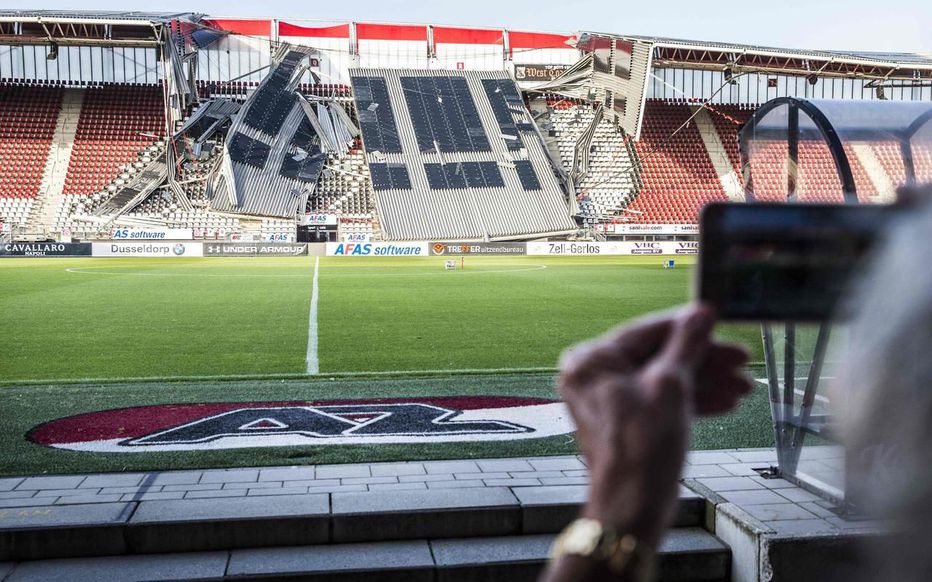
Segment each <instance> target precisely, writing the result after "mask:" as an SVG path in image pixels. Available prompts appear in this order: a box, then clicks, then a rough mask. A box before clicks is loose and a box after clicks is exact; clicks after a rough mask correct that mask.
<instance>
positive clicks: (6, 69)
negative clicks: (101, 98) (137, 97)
mask: <svg viewBox="0 0 932 582" xmlns="http://www.w3.org/2000/svg"><path fill="white" fill-rule="evenodd" d="M50 50H51V47H50V46H47V45H25V46H9V45H0V78H3V79H12V80H16V81H50V82H57V83H63V84H67V85H81V84H88V83H136V84H148V85H151V84H155V83H158V82H159V80H160V79H161V77H162V75H161V66H160V64H159V62H158V59H157V58H156V53H155V49H154V48H137V47H99V46H94V47H90V46H84V47H77V46H60V47H59V48H58V56H57V57H56V58H55V59H52V60H49V59H48V55H49V51H50Z"/></svg>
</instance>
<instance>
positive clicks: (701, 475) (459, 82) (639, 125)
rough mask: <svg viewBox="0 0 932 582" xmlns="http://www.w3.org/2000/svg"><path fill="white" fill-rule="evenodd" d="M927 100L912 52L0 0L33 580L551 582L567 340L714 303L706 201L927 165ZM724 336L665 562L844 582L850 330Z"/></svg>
mask: <svg viewBox="0 0 932 582" xmlns="http://www.w3.org/2000/svg"><path fill="white" fill-rule="evenodd" d="M362 16H363V17H364V15H362ZM630 32H636V31H630ZM865 112H866V113H865ZM930 120H932V57H929V56H928V55H919V54H912V53H890V52H863V51H860V52H859V51H827V50H821V49H811V50H802V49H798V48H797V49H785V48H774V47H767V46H753V45H742V44H729V43H722V42H711V41H702V40H683V39H674V38H661V37H653V36H643V35H637V34H627V33H621V32H619V33H609V32H599V31H587V30H576V31H573V30H567V31H564V32H562V33H554V32H540V31H531V30H512V29H506V28H501V27H496V26H494V22H491V23H490V26H488V27H484V28H477V27H456V26H449V25H435V24H431V23H420V24H393V23H385V22H367V21H365V20H359V21H340V22H330V21H326V22H323V21H316V20H299V19H284V18H277V17H270V18H223V17H214V16H210V15H205V14H199V13H196V12H191V13H172V14H167V13H164V14H163V13H146V12H126V13H115V12H101V13H94V12H78V11H75V12H55V11H41V10H39V11H29V10H0V329H2V330H4V332H5V335H6V338H5V340H6V341H5V345H4V348H3V350H2V356H0V448H2V450H3V453H2V455H0V581H2V580H8V581H10V582H12V581H19V580H59V579H61V580H124V579H125V580H130V579H132V580H169V579H171V580H189V579H190V580H193V579H249V580H284V579H289V580H291V579H295V580H298V579H301V580H337V579H340V580H343V579H345V580H354V579H362V578H363V577H365V578H367V579H373V578H375V579H385V580H503V579H506V578H507V579H510V580H525V579H527V580H533V579H534V578H535V577H536V576H537V574H538V573H539V571H540V568H541V566H542V564H543V563H544V562H545V561H546V557H547V551H548V550H547V549H548V548H549V546H550V543H551V542H552V540H553V537H554V535H555V534H556V533H557V532H559V531H560V530H561V529H562V528H563V526H565V525H566V524H567V523H569V521H570V520H571V519H572V517H573V516H574V515H575V513H576V511H577V510H578V508H579V505H580V503H581V502H582V500H583V499H584V498H585V485H586V483H587V477H586V467H585V465H584V464H583V460H582V458H581V457H579V456H578V453H579V450H578V448H577V443H576V440H575V435H574V430H575V427H574V425H573V421H572V419H571V417H570V415H569V412H568V411H567V409H566V407H565V406H564V404H563V403H562V402H561V401H560V398H559V396H558V394H557V391H556V382H557V375H558V364H559V360H560V356H561V353H562V352H563V351H564V350H565V349H566V348H567V347H569V346H572V345H574V344H577V343H579V342H583V341H586V340H587V339H589V338H592V337H594V336H598V335H600V334H603V333H605V332H607V331H609V330H611V329H613V328H615V327H616V326H618V325H620V324H624V323H628V322H632V321H634V320H637V319H638V318H641V317H643V316H646V315H648V314H651V313H655V312H658V311H666V310H671V309H674V308H675V307H677V306H679V305H682V304H684V303H687V302H688V301H690V299H691V298H693V297H694V288H695V286H696V277H697V275H696V266H697V262H698V257H699V254H700V252H701V251H702V248H701V244H700V231H699V223H700V213H701V211H702V210H703V208H704V207H706V206H707V205H709V204H713V203H726V202H731V203H748V204H751V203H757V202H771V203H772V202H788V201H789V202H795V203H817V204H839V205H840V204H848V205H885V204H889V203H891V202H893V201H894V200H895V198H896V191H897V188H898V187H899V186H901V185H902V184H904V183H921V182H930V181H932V147H930V144H929V141H930V140H929V136H930V135H932V134H930V132H929V128H930V127H932V121H930ZM894 126H896V127H897V128H905V129H903V130H902V132H895V131H893V130H892V129H891V128H892V127H894ZM903 136H905V137H903ZM914 136H925V138H924V139H925V141H922V140H917V139H914ZM749 293H750V291H749ZM717 334H718V337H719V338H720V339H722V340H723V341H728V342H735V343H739V344H742V345H744V346H747V347H748V348H749V351H750V361H749V362H748V365H747V370H748V374H749V375H750V377H751V380H752V384H753V385H754V389H753V391H752V393H751V394H750V395H749V396H748V397H747V398H746V399H745V400H744V402H743V403H742V404H741V405H740V406H739V407H738V408H737V409H736V410H735V411H733V412H731V413H729V414H727V415H723V416H718V417H710V418H703V419H700V420H699V421H698V422H697V423H696V425H695V429H694V431H693V434H692V439H691V442H690V448H691V452H690V454H689V458H688V461H687V466H686V469H685V471H684V473H683V478H684V479H685V481H684V487H683V489H682V491H681V494H680V509H679V513H678V516H677V518H676V523H675V525H676V527H675V529H674V530H672V532H671V534H670V536H671V537H670V538H669V541H668V542H665V544H667V545H664V546H662V548H661V550H660V552H659V554H658V563H657V570H656V579H658V580H665V581H671V582H672V581H695V582H699V581H712V580H719V581H723V580H736V581H757V580H761V581H763V580H824V579H826V578H825V577H824V576H825V570H824V569H823V570H820V567H821V568H825V567H828V566H837V565H838V564H839V563H845V560H846V556H847V555H848V554H846V552H849V551H850V547H849V546H846V545H845V543H844V541H845V540H846V539H847V538H845V535H844V534H845V533H846V532H848V531H849V530H853V529H855V526H851V525H850V523H848V522H845V521H844V515H843V514H842V513H839V512H837V511H836V506H838V505H839V504H840V505H841V506H844V505H845V495H844V491H845V487H844V483H843V481H844V477H843V476H839V472H840V467H841V465H842V464H843V460H844V456H843V453H839V447H837V445H835V444H834V442H833V439H832V434H833V427H834V425H833V424H832V421H831V420H830V419H829V418H828V415H827V413H826V412H825V410H824V409H825V408H826V407H827V405H828V403H829V397H828V396H827V394H826V392H825V384H826V383H827V382H828V381H829V380H831V379H832V374H833V373H834V372H833V371H832V370H831V364H832V363H833V358H834V355H833V354H834V351H833V349H834V348H836V347H837V346H838V345H840V344H843V342H844V334H843V333H829V331H828V329H827V327H826V326H821V327H820V326H819V325H804V324H799V325H798V326H797V325H794V324H786V325H785V326H777V325H775V324H773V325H771V324H764V325H762V324H760V323H727V324H725V325H722V326H720V327H719V328H718V331H717ZM817 392H818V394H817ZM799 406H802V408H801V409H800V411H799V412H798V413H797V412H796V409H797V408H796V407H799ZM801 425H805V430H802V429H800V430H796V431H795V432H793V431H791V430H788V429H787V427H788V426H793V427H796V428H799V426H801ZM813 426H814V428H813ZM790 433H792V434H790ZM804 433H805V434H804ZM804 439H805V440H804ZM839 455H841V456H839ZM774 477H779V478H774ZM839 480H840V481H839ZM781 491H782V493H781ZM441 493H442V494H444V495H446V496H441ZM418 495H421V497H418ZM432 496H433V497H432ZM496 496H498V497H496ZM502 496H504V498H503V497H502ZM286 502H287V503H286ZM160 504H161V505H160ZM321 504H322V505H321ZM794 511H795V512H796V513H795V514H794V513H793V512H794ZM787 515H790V516H792V517H785V516H787ZM787 521H791V522H792V524H791V526H787V525H786V523H787ZM801 522H805V523H801ZM852 523H855V524H856V525H858V526H859V527H863V526H864V524H863V522H852ZM749 524H750V525H749ZM849 526H850V527H849ZM803 534H806V535H808V536H809V537H806V538H805V540H806V541H805V542H800V541H799V539H798V538H797V537H794V536H800V535H803ZM781 536H782V537H781ZM826 540H829V541H826ZM839 540H841V542H839ZM780 542H783V545H780ZM749 548H753V550H749ZM299 550H300V551H299ZM250 552H252V553H250ZM288 552H292V553H288ZM295 552H297V553H295ZM748 552H751V553H750V554H749V553H748ZM780 552H784V553H782V554H781V553H780ZM299 554H300V556H301V557H297V556H299ZM752 554H753V555H752ZM814 556H819V557H820V559H816V558H814ZM781 560H782V561H781ZM820 560H821V561H820ZM787 564H789V565H787ZM128 572H133V574H132V575H130V574H128ZM6 576H9V578H6ZM211 576H213V577H211Z"/></svg>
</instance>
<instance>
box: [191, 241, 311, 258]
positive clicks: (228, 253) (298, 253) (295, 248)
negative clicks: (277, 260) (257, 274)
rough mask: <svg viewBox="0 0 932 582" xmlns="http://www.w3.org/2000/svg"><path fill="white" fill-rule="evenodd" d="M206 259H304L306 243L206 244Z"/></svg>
mask: <svg viewBox="0 0 932 582" xmlns="http://www.w3.org/2000/svg"><path fill="white" fill-rule="evenodd" d="M204 256H205V257H303V256H307V244H304V243H204Z"/></svg>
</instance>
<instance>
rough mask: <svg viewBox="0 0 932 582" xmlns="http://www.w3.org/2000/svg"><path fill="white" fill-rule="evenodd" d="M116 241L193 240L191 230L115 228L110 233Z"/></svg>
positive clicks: (192, 231)
mask: <svg viewBox="0 0 932 582" xmlns="http://www.w3.org/2000/svg"><path fill="white" fill-rule="evenodd" d="M110 238H112V239H114V240H191V239H193V238H194V230H193V229H191V228H115V229H113V230H111V231H110Z"/></svg>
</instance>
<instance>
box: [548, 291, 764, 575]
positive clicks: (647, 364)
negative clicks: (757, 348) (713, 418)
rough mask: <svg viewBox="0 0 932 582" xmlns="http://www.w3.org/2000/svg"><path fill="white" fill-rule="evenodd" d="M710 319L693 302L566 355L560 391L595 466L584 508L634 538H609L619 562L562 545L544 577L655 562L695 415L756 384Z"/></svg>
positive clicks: (612, 571)
mask: <svg viewBox="0 0 932 582" xmlns="http://www.w3.org/2000/svg"><path fill="white" fill-rule="evenodd" d="M714 324H715V316H714V314H713V313H712V311H711V310H709V309H708V308H705V307H702V306H694V307H690V308H687V309H685V310H683V311H681V312H679V313H677V314H674V315H667V316H661V317H656V318H652V319H649V320H643V321H641V322H638V323H636V324H634V325H631V326H627V327H625V328H622V329H620V330H618V331H615V332H612V333H610V334H608V335H606V336H604V337H602V338H600V339H598V340H596V341H594V342H591V343H588V344H584V345H582V346H578V347H576V348H574V349H572V350H570V351H568V352H567V353H566V354H564V357H563V360H562V363H561V375H560V384H559V389H560V394H561V395H562V396H563V399H564V400H565V401H566V404H567V406H568V408H569V410H570V413H571V414H572V416H573V419H574V421H575V422H576V428H577V437H576V438H577V442H578V443H579V447H580V450H581V451H582V452H583V454H584V455H585V457H586V462H587V465H588V467H589V479H590V488H589V498H588V501H587V502H586V505H585V506H584V508H583V510H582V514H581V517H583V518H586V519H590V520H594V521H595V522H598V524H600V525H601V527H602V528H604V531H605V532H607V533H606V535H607V536H610V538H609V539H612V540H620V539H622V538H624V539H625V541H626V542H628V543H627V544H620V543H618V544H615V545H612V547H613V548H622V549H618V550H617V551H614V552H613V555H614V556H615V557H618V558H619V559H618V560H617V561H616V562H615V563H614V565H611V564H610V561H609V560H607V559H604V558H603V557H600V556H599V555H595V556H592V557H583V556H580V555H575V554H573V553H565V554H564V555H563V556H562V557H560V558H559V559H556V560H554V561H553V562H552V563H551V564H550V565H549V567H548V568H547V569H546V570H545V572H544V573H543V575H542V577H541V580H542V581H545V582H562V581H564V580H565V581H570V580H572V581H577V582H579V581H582V582H585V581H588V580H619V581H623V582H628V581H631V582H641V580H642V578H643V577H644V572H646V571H647V570H649V569H650V565H651V564H650V561H652V555H653V552H654V551H655V550H656V548H657V546H658V545H659V543H660V540H661V538H662V536H663V533H664V530H665V529H666V527H667V524H668V523H669V521H670V518H671V516H672V515H673V512H674V510H675V508H676V502H677V497H678V488H679V484H678V482H679V475H680V471H681V468H682V465H683V461H684V459H685V456H686V448H687V445H688V442H689V434H690V428H691V423H692V418H693V416H694V415H695V414H699V415H710V414H718V413H722V412H726V411H728V410H731V409H732V408H734V406H735V405H736V404H737V403H738V401H739V400H740V399H741V397H742V396H744V395H745V394H747V393H748V392H750V390H751V384H750V382H749V381H748V379H747V378H746V377H745V376H744V375H743V374H742V372H741V368H742V366H743V365H744V363H745V362H746V361H747V357H748V356H747V352H746V351H745V350H744V349H743V348H741V347H739V346H735V345H730V344H723V343H719V342H716V341H715V340H713V339H712V328H713V327H714ZM584 525H592V523H591V522H590V523H588V524H584ZM571 527H573V526H571ZM597 529H598V528H597ZM583 530H584V531H585V527H583ZM588 531H591V529H590V530H588ZM572 533H574V532H571V534H572ZM575 533H578V532H575ZM571 537H572V536H571ZM584 537H585V536H583V538H584ZM632 548H633V549H632ZM596 554H598V553H596Z"/></svg>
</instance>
